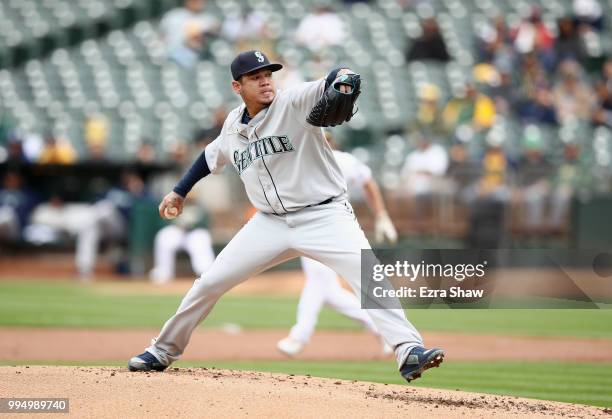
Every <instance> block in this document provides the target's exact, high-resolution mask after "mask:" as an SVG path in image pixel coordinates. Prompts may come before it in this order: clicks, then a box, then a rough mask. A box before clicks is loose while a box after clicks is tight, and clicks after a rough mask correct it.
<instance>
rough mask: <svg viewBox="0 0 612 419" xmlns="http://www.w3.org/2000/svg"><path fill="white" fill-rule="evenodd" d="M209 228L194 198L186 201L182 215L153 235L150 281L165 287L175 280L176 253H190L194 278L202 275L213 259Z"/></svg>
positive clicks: (207, 218) (207, 219)
mask: <svg viewBox="0 0 612 419" xmlns="http://www.w3.org/2000/svg"><path fill="white" fill-rule="evenodd" d="M208 226H209V217H208V214H207V213H206V212H205V211H204V210H203V209H202V208H201V206H199V205H197V203H194V202H193V199H191V198H188V199H187V201H186V203H185V207H184V208H183V213H182V214H181V216H180V217H179V218H176V219H174V220H173V222H172V224H170V225H168V226H166V227H163V228H162V229H161V230H159V231H158V232H157V234H156V236H155V243H154V249H153V254H154V258H155V259H154V260H155V262H154V263H155V266H154V268H153V269H152V270H151V274H150V277H151V280H152V281H153V282H155V283H158V284H164V283H167V282H170V281H171V280H172V279H173V278H174V276H175V265H176V256H177V252H178V251H179V250H185V251H186V252H187V253H188V254H189V259H190V261H191V267H192V269H193V272H194V273H195V274H196V275H197V276H200V275H202V273H203V272H204V271H205V270H206V268H208V267H209V266H210V265H211V264H212V262H213V260H214V259H215V254H214V252H213V248H212V238H211V236H210V232H209V231H208Z"/></svg>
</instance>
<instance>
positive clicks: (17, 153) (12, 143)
mask: <svg viewBox="0 0 612 419" xmlns="http://www.w3.org/2000/svg"><path fill="white" fill-rule="evenodd" d="M6 162H7V163H17V164H19V163H27V162H28V159H27V157H26V155H25V152H24V150H23V141H21V139H20V138H16V137H13V138H10V139H9V140H8V142H7V144H6Z"/></svg>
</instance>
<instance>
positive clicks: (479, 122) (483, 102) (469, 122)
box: [442, 82, 496, 133]
mask: <svg viewBox="0 0 612 419" xmlns="http://www.w3.org/2000/svg"><path fill="white" fill-rule="evenodd" d="M495 115H496V110H495V103H494V102H493V100H492V99H491V98H490V97H488V96H487V95H485V94H484V93H481V92H479V91H478V90H477V89H476V87H475V86H474V84H473V83H472V82H468V83H466V84H465V90H463V91H458V92H456V95H455V97H453V98H451V99H450V100H449V101H448V103H447V104H446V106H445V107H444V110H443V111H442V124H443V126H444V129H445V130H446V132H449V133H455V131H456V129H457V128H459V127H462V126H467V127H469V128H470V129H471V130H473V131H481V130H482V129H486V128H490V127H491V126H492V125H493V121H494V119H495Z"/></svg>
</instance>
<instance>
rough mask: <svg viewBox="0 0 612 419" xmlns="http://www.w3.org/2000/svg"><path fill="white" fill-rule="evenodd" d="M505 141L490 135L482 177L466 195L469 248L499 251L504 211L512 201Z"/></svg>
mask: <svg viewBox="0 0 612 419" xmlns="http://www.w3.org/2000/svg"><path fill="white" fill-rule="evenodd" d="M503 141H504V138H503V135H502V134H500V133H499V132H498V131H496V130H495V129H492V130H491V131H489V134H488V135H487V140H486V145H487V148H486V150H485V153H484V155H483V158H482V162H481V166H482V167H481V171H482V174H481V177H480V179H479V180H478V181H476V182H475V183H474V184H473V185H471V186H470V187H468V188H466V190H465V193H464V194H463V198H464V200H465V201H466V202H467V204H468V209H469V216H468V231H467V234H466V243H467V245H468V247H469V248H477V249H495V248H499V247H500V244H501V241H502V238H503V232H504V228H505V221H504V218H505V207H506V203H507V201H508V199H509V189H508V185H507V172H508V166H509V164H508V159H507V157H506V154H505V152H504V150H503V148H502V144H503Z"/></svg>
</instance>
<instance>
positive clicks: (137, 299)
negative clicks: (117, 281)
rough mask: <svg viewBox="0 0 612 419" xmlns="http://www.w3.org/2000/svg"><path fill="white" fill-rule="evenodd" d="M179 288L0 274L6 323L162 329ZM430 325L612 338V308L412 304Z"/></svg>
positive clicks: (250, 309) (263, 316) (262, 320)
mask: <svg viewBox="0 0 612 419" xmlns="http://www.w3.org/2000/svg"><path fill="white" fill-rule="evenodd" d="M180 300H181V296H179V295H156V294H144V293H143V294H135V293H133V292H129V293H128V292H126V293H125V294H122V293H117V292H112V293H109V292H108V290H106V289H105V288H103V287H97V286H87V285H82V284H79V283H76V282H67V281H66V282H64V281H61V282H56V281H54V282H49V281H46V282H45V281H21V282H17V281H0V326H11V327H83V328H158V327H161V325H163V323H164V322H165V321H166V320H167V319H168V318H169V317H170V316H171V315H172V314H173V313H174V312H175V310H176V308H177V307H178V304H179V302H180ZM297 301H298V300H297V298H296V297H263V296H231V295H228V296H225V297H223V298H222V299H221V300H220V301H219V303H218V304H217V305H216V307H215V308H214V310H213V311H212V313H211V315H210V316H209V318H208V319H206V321H205V322H204V323H203V325H204V327H219V326H221V325H223V324H224V323H234V324H238V325H240V326H241V327H243V328H245V329H286V328H289V327H290V326H292V324H293V322H294V320H295V310H296V306H297ZM407 316H408V319H409V320H410V321H412V322H413V323H414V324H415V325H416V326H417V328H419V329H420V330H422V331H436V332H464V333H484V334H504V335H528V336H575V337H591V338H612V327H611V326H610V325H612V310H582V309H573V310H567V309H566V310H559V309H550V310H527V309H523V310H519V309H504V310H444V309H428V310H425V309H414V310H408V312H407ZM318 327H319V328H320V329H326V330H358V329H359V328H360V326H359V325H358V324H357V323H355V322H353V321H351V320H349V319H347V318H345V317H343V316H342V315H340V314H338V313H336V312H333V311H331V310H329V309H325V310H323V312H322V313H321V315H320V318H319V324H318Z"/></svg>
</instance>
